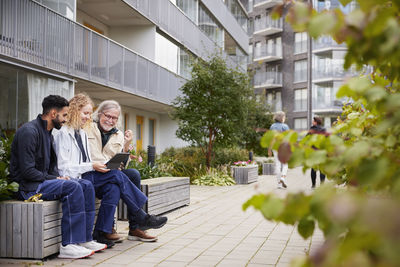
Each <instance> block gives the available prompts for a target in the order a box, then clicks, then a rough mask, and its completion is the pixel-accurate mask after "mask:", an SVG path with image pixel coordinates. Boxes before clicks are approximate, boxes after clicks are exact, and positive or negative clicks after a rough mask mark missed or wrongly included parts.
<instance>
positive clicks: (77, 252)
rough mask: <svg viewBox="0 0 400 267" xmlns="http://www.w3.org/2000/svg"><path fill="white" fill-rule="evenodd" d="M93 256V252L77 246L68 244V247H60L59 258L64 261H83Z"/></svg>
mask: <svg viewBox="0 0 400 267" xmlns="http://www.w3.org/2000/svg"><path fill="white" fill-rule="evenodd" d="M93 254H94V251H93V250H90V249H87V248H85V247H82V246H79V245H76V244H68V245H66V246H63V245H60V254H59V255H58V257H59V258H62V259H82V258H86V257H89V256H91V255H93Z"/></svg>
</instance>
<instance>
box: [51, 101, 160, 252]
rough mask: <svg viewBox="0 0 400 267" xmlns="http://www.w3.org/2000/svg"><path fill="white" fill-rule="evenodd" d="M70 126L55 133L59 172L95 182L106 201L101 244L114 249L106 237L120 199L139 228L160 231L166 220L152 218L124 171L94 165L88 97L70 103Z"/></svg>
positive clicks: (99, 222)
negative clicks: (87, 133)
mask: <svg viewBox="0 0 400 267" xmlns="http://www.w3.org/2000/svg"><path fill="white" fill-rule="evenodd" d="M69 107H70V108H69V118H68V120H67V123H66V124H65V125H64V126H63V127H62V128H61V129H60V131H58V132H57V133H54V140H55V151H56V154H57V160H58V169H59V172H60V174H62V175H63V176H69V177H73V178H77V179H80V178H82V179H85V180H88V181H90V182H92V184H93V186H94V188H95V192H96V196H97V198H100V199H102V201H101V206H100V209H99V213H98V216H97V221H96V225H95V230H96V232H98V233H102V234H101V235H99V236H97V237H95V238H96V239H97V241H98V242H100V243H106V244H107V245H109V246H113V245H114V243H113V242H112V241H110V240H108V239H106V238H104V234H111V233H112V226H113V222H114V214H115V209H116V207H117V205H118V202H119V200H120V198H122V199H123V200H124V202H125V203H126V205H127V207H128V210H129V211H130V213H131V214H133V215H134V216H135V217H136V220H137V221H138V223H139V227H141V228H143V229H145V230H147V229H150V228H160V227H162V226H163V225H164V224H165V223H166V221H167V218H166V217H157V216H154V215H148V214H147V213H145V212H144V211H143V210H142V209H141V208H142V206H143V205H144V204H145V203H146V201H147V197H146V196H145V195H144V194H143V193H142V192H141V191H140V190H139V189H138V188H136V186H135V185H134V184H133V183H132V182H131V181H130V180H129V178H128V177H127V176H126V175H125V174H123V173H122V172H121V171H120V170H110V169H107V167H106V165H105V164H104V163H102V162H92V161H91V157H90V146H89V142H88V137H87V135H86V133H85V131H84V130H83V128H84V127H85V126H86V125H88V124H89V123H90V122H91V115H92V111H93V102H92V100H91V99H90V98H89V97H88V96H87V95H85V94H77V95H75V96H74V97H73V98H72V99H71V100H70V101H69Z"/></svg>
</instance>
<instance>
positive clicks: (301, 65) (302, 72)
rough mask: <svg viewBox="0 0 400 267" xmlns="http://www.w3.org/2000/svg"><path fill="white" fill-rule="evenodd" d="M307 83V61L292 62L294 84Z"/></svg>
mask: <svg viewBox="0 0 400 267" xmlns="http://www.w3.org/2000/svg"><path fill="white" fill-rule="evenodd" d="M306 81H307V60H306V59H304V60H299V61H295V62H294V82H295V83H296V82H306Z"/></svg>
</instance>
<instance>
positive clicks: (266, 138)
mask: <svg viewBox="0 0 400 267" xmlns="http://www.w3.org/2000/svg"><path fill="white" fill-rule="evenodd" d="M276 134H278V132H277V131H273V130H269V131H267V132H266V133H265V134H264V135H263V137H262V138H261V141H260V144H261V146H262V147H264V148H267V147H269V146H270V145H271V141H272V139H273V138H274V137H275V135H276Z"/></svg>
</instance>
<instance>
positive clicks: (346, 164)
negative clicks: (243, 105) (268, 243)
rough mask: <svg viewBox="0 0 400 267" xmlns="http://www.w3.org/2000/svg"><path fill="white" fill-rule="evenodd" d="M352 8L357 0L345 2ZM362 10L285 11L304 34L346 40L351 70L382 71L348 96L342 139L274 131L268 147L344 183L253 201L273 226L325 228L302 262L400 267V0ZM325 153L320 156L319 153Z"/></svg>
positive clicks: (365, 0) (363, 4)
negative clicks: (300, 136)
mask: <svg viewBox="0 0 400 267" xmlns="http://www.w3.org/2000/svg"><path fill="white" fill-rule="evenodd" d="M340 2H341V3H342V4H343V5H347V4H349V3H350V2H351V1H349V0H341V1H340ZM357 2H358V6H359V8H357V9H356V10H354V11H352V12H351V13H350V14H347V15H346V14H343V13H342V12H341V11H340V10H338V9H336V10H331V11H327V10H326V11H323V12H321V13H317V12H316V11H315V10H313V9H312V8H310V6H308V5H307V4H305V3H303V2H295V1H285V3H284V4H283V5H281V6H279V7H278V8H277V9H276V12H277V13H279V14H280V15H282V14H283V13H285V12H286V11H287V12H288V13H287V19H288V20H289V22H290V23H291V24H292V26H293V27H294V28H295V29H296V30H300V31H301V30H307V31H308V32H309V33H310V35H311V36H312V37H314V38H316V37H319V36H321V35H323V34H329V35H331V36H332V37H333V38H334V39H335V40H336V41H337V42H338V43H342V42H345V43H346V45H347V47H348V52H347V54H346V57H345V64H344V66H345V67H346V68H349V67H350V66H355V67H356V68H357V69H358V70H359V71H361V70H362V69H363V68H364V66H366V65H368V66H370V67H373V71H372V73H370V74H368V75H361V76H360V77H354V78H352V79H350V80H348V81H347V83H346V84H345V85H343V86H342V87H341V88H340V89H339V91H338V93H337V96H338V97H349V98H352V100H353V101H352V102H351V103H348V104H347V105H345V106H344V107H343V113H342V116H341V119H339V121H338V122H337V124H336V125H335V126H334V127H333V129H332V130H333V134H332V135H330V136H324V135H309V136H306V137H304V138H303V139H302V140H301V141H300V142H297V139H298V134H297V133H296V132H293V131H288V132H285V133H277V132H273V131H270V132H267V133H266V134H265V135H264V136H263V138H262V141H261V143H262V146H264V147H272V148H273V149H275V150H278V149H279V151H280V153H282V154H283V155H281V156H283V157H282V158H285V156H290V159H289V167H291V168H293V167H296V166H303V169H304V170H306V169H308V168H311V167H313V168H319V169H321V171H322V172H324V173H326V174H327V175H328V177H329V178H330V180H333V181H334V183H336V184H337V185H341V186H334V185H332V184H331V185H330V184H326V185H324V186H322V187H320V188H319V189H317V190H316V191H315V192H314V193H313V194H311V195H305V194H304V193H297V194H288V196H287V197H286V198H285V199H280V198H277V197H276V196H274V195H272V194H267V195H264V194H259V195H256V196H253V198H251V199H250V200H249V201H248V202H246V203H245V204H244V206H243V207H244V208H245V209H246V208H248V207H249V206H253V207H254V208H256V209H258V210H260V211H261V212H262V213H263V215H264V216H265V217H266V218H267V219H270V220H275V221H281V222H284V223H287V224H292V225H294V224H297V228H298V231H299V233H300V234H301V235H302V236H303V237H304V238H308V237H310V236H311V235H312V234H313V232H314V229H315V227H316V226H318V227H319V228H320V229H321V230H322V231H323V233H324V235H325V239H326V241H325V244H324V245H323V246H322V247H320V248H319V249H318V250H317V253H315V254H313V255H310V256H309V257H308V258H306V259H304V260H303V261H302V262H298V265H299V266H399V264H400V254H399V253H398V252H399V251H400V242H399V240H400V232H399V229H400V138H399V136H400V84H399V78H400V61H399V60H398V59H399V58H400V25H399V24H400V22H399V17H400V1H398V0H396V1H395V0H393V1H389V0H359V1H357ZM315 147H316V148H318V150H315V149H313V148H315Z"/></svg>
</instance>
